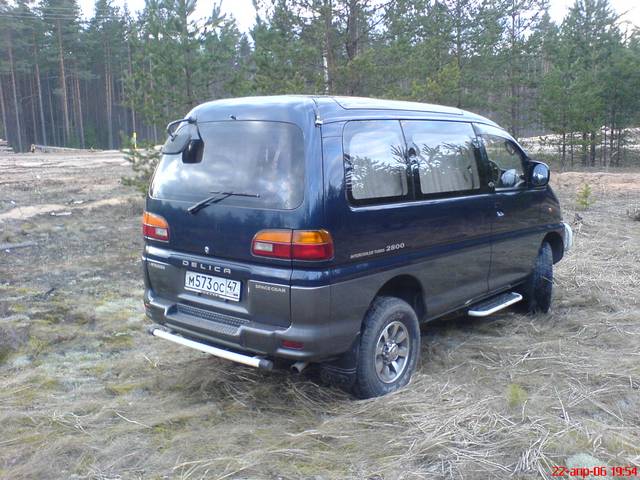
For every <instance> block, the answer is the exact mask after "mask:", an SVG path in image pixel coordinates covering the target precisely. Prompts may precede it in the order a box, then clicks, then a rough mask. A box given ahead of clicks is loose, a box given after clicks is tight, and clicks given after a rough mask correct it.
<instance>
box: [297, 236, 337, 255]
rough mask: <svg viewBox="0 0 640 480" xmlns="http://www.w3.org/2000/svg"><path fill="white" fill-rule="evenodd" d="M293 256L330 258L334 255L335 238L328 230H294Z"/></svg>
mask: <svg viewBox="0 0 640 480" xmlns="http://www.w3.org/2000/svg"><path fill="white" fill-rule="evenodd" d="M292 243H293V258H294V259H296V260H328V259H330V258H331V257H333V240H332V238H331V235H330V234H329V232H327V231H326V230H294V231H293V241H292Z"/></svg>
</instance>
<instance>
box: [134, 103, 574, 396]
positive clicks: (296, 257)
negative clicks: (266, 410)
mask: <svg viewBox="0 0 640 480" xmlns="http://www.w3.org/2000/svg"><path fill="white" fill-rule="evenodd" d="M167 130H168V132H169V136H168V139H167V141H166V143H165V145H164V146H163V150H162V152H163V155H162V159H161V161H160V163H159V165H158V167H157V169H156V171H155V174H154V176H153V179H152V182H151V186H150V189H149V193H148V197H147V200H146V209H145V213H144V217H143V234H144V238H145V246H144V254H143V265H144V280H145V293H144V303H145V310H146V315H147V316H148V317H149V318H150V319H151V321H152V322H153V324H154V325H153V326H152V327H151V328H150V333H152V334H153V335H154V336H156V337H159V338H163V339H166V340H169V341H173V342H176V343H179V344H181V345H184V346H186V347H191V348H195V349H198V350H201V351H204V352H207V353H210V354H212V355H215V356H218V357H222V358H224V359H227V360H231V361H235V362H239V363H242V364H245V365H250V366H254V367H258V368H265V369H269V368H273V367H274V365H275V366H277V367H292V368H293V369H294V370H297V371H302V370H303V369H304V368H305V367H306V366H307V365H309V364H314V365H316V366H317V368H319V370H320V371H321V372H322V376H324V378H327V379H330V380H331V381H334V382H335V383H337V384H339V385H341V386H343V387H345V388H348V389H351V390H352V391H353V392H354V393H355V394H356V395H358V396H360V397H373V396H378V395H383V394H386V393H388V392H391V391H394V390H397V389H398V388H400V387H402V386H404V385H406V384H407V383H408V382H409V380H410V377H411V375H412V374H413V373H414V371H415V370H416V365H417V364H418V359H419V356H420V325H421V324H422V323H424V322H428V321H430V320H433V319H436V318H439V317H443V316H449V315H450V314H466V315H470V316H477V317H484V316H487V315H491V314H492V313H494V312H497V311H499V310H501V309H503V308H506V307H508V306H510V305H512V304H516V305H515V306H514V308H516V307H518V306H521V307H522V308H523V309H524V310H526V311H529V312H547V311H548V310H549V307H550V304H551V296H552V286H553V265H554V264H555V263H557V262H559V261H560V259H562V257H563V255H564V254H565V252H566V251H567V249H568V248H569V247H570V245H571V242H572V233H571V229H570V228H569V226H568V225H566V224H564V223H563V222H562V217H561V213H560V206H559V203H558V199H557V198H556V196H555V195H554V193H553V191H552V190H551V188H550V187H549V185H548V182H549V169H548V167H547V166H546V165H545V164H543V163H539V162H536V161H534V160H532V159H531V158H529V157H528V156H527V154H526V153H525V152H524V151H523V150H522V148H521V147H520V146H519V145H518V142H516V141H515V140H514V139H513V138H512V137H511V136H510V135H509V134H508V133H507V132H506V131H505V130H503V129H502V128H500V127H499V126H498V125H496V124H495V123H494V122H492V121H490V120H488V119H486V118H483V117H481V116H478V115H475V114H472V113H469V112H465V111H462V110H459V109H457V108H449V107H442V106H437V105H427V104H421V103H410V102H396V101H388V100H375V99H367V98H353V97H328V96H273V97H251V98H239V99H227V100H218V101H213V102H209V103H205V104H203V105H200V106H198V107H196V108H194V109H193V110H192V111H191V112H189V113H188V115H187V116H186V117H185V118H183V119H181V120H177V121H176V122H172V123H171V124H169V126H168V128H167Z"/></svg>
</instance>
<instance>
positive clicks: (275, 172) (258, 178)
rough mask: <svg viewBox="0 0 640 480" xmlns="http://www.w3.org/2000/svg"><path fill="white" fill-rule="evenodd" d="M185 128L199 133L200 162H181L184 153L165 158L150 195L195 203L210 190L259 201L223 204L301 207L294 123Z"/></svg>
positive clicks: (300, 151)
mask: <svg viewBox="0 0 640 480" xmlns="http://www.w3.org/2000/svg"><path fill="white" fill-rule="evenodd" d="M185 128H186V127H185ZM188 128H189V129H190V131H191V136H192V137H194V138H196V139H197V138H198V136H197V135H198V134H197V131H198V130H199V131H200V135H201V137H202V140H203V142H204V147H203V152H202V160H201V161H199V162H197V163H184V162H183V161H182V154H165V155H163V157H162V160H161V161H160V164H159V165H158V168H157V169H156V173H155V175H154V178H153V182H152V185H151V196H152V197H154V198H158V199H161V200H181V201H188V202H197V201H199V200H202V199H203V198H205V197H207V196H209V195H210V194H211V192H236V193H246V194H254V195H255V194H257V195H259V197H258V198H254V197H242V196H232V197H228V198H226V199H225V200H224V203H223V204H224V205H237V206H246V207H254V208H269V209H287V210H290V209H294V208H296V207H298V206H299V205H300V204H301V203H302V199H303V195H304V141H303V136H302V131H301V130H300V128H298V127H297V126H296V125H293V124H290V123H283V122H265V121H239V120H231V121H226V122H207V123H200V124H198V125H197V128H196V126H195V125H190V126H188Z"/></svg>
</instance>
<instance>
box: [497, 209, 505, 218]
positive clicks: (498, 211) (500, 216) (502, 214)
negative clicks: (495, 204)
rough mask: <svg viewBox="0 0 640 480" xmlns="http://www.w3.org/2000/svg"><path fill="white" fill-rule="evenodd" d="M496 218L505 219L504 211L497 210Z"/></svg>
mask: <svg viewBox="0 0 640 480" xmlns="http://www.w3.org/2000/svg"><path fill="white" fill-rule="evenodd" d="M496 217H498V218H502V217H504V212H503V211H502V210H496Z"/></svg>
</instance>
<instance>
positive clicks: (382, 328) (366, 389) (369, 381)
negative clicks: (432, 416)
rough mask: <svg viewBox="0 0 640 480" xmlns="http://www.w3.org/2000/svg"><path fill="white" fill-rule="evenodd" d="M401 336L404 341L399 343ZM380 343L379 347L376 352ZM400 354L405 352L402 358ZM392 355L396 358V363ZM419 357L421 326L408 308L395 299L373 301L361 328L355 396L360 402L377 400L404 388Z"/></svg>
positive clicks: (407, 305)
mask: <svg viewBox="0 0 640 480" xmlns="http://www.w3.org/2000/svg"><path fill="white" fill-rule="evenodd" d="M394 331H395V332H396V333H395V336H394ZM383 332H384V333H385V336H384V337H383ZM403 333H404V334H405V335H406V341H404V340H400V339H401V338H402V336H403ZM385 339H386V340H388V341H385ZM396 340H398V341H397V342H396ZM379 343H380V344H381V345H382V347H381V349H380V351H377V350H378V345H379ZM389 345H391V348H388V347H389ZM393 345H395V347H394V346H393ZM405 347H406V348H407V351H406V352H405V351H404V348H405ZM402 352H405V355H404V357H402ZM394 355H397V356H396V357H395V360H393V358H394ZM419 357H420V325H419V324H418V317H417V316H416V312H415V311H414V310H413V308H411V305H409V304H408V303H407V302H405V301H404V300H400V299H399V298H395V297H378V298H376V299H375V300H374V302H373V305H372V306H371V308H370V309H369V311H368V312H367V315H366V317H365V319H364V322H363V326H362V335H361V336H360V348H359V350H358V364H357V367H356V381H355V387H354V391H355V394H356V395H357V396H358V397H360V398H371V397H378V396H381V395H385V394H387V393H390V392H393V391H395V390H398V389H399V388H401V387H403V386H405V385H406V384H407V383H409V380H410V379H411V375H412V374H413V372H414V370H415V369H416V366H417V364H418V358H419ZM402 358H404V361H403V360H402ZM394 363H395V367H394ZM380 366H381V369H379V367H380ZM396 369H397V371H395V370H396ZM394 377H395V378H394ZM385 378H386V381H385V380H384V379H385Z"/></svg>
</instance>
